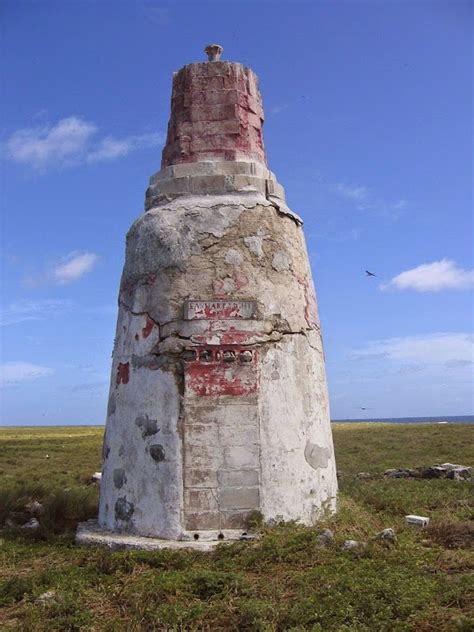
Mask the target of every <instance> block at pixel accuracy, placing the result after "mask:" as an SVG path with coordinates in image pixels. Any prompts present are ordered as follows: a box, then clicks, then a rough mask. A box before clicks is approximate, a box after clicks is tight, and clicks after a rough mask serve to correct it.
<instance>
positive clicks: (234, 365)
mask: <svg viewBox="0 0 474 632" xmlns="http://www.w3.org/2000/svg"><path fill="white" fill-rule="evenodd" d="M206 351H210V353H211V356H212V358H211V360H210V361H208V362H206V361H204V360H203V359H202V355H203V354H205V352H206ZM242 351H250V353H251V354H252V361H251V362H245V363H244V362H241V360H240V353H241V352H242ZM225 352H231V353H233V354H235V360H234V361H233V362H226V361H225V360H224V356H225ZM185 381H186V388H187V389H189V390H190V391H191V392H193V393H194V394H195V395H198V396H201V397H203V396H204V397H205V396H210V397H218V396H221V395H232V396H239V395H251V394H252V393H255V392H256V391H257V390H258V356H257V351H256V350H255V349H253V350H252V349H248V348H245V347H241V346H238V345H232V346H226V347H213V348H212V349H211V348H210V347H208V348H206V349H205V348H200V349H198V353H197V359H196V360H195V361H193V362H189V363H187V364H186V377H185Z"/></svg>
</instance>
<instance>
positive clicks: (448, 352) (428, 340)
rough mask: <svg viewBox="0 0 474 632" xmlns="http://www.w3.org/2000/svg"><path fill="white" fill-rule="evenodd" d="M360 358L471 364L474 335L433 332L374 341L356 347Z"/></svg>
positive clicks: (418, 363)
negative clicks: (361, 347)
mask: <svg viewBox="0 0 474 632" xmlns="http://www.w3.org/2000/svg"><path fill="white" fill-rule="evenodd" d="M351 357H352V358H353V359H356V360H364V359H367V360H373V359H376V360H379V361H382V362H385V361H387V360H391V361H395V362H397V363H403V365H407V364H410V365H416V366H417V367H419V366H425V367H440V366H444V367H448V368H454V367H459V368H463V367H467V366H469V365H470V364H471V362H472V360H473V358H474V336H472V335H470V334H466V333H433V334H425V335H420V336H406V337H404V338H388V339H386V340H378V341H373V342H370V343H369V344H368V346H367V347H366V348H365V349H362V350H357V351H354V352H353V353H352V354H351Z"/></svg>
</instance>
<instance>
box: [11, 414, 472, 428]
mask: <svg viewBox="0 0 474 632" xmlns="http://www.w3.org/2000/svg"><path fill="white" fill-rule="evenodd" d="M331 423H333V424H340V423H344V424H350V423H352V424H356V423H384V424H474V414H473V415H440V416H438V417H370V418H367V417H366V418H359V419H331ZM55 426H56V427H64V426H66V427H67V426H70V427H71V428H72V427H78V426H79V427H80V426H91V427H92V426H96V427H99V426H104V427H105V423H102V424H100V423H87V422H82V423H70V424H69V423H62V424H57V423H44V422H43V423H38V424H8V423H7V424H5V423H0V428H41V427H43V428H44V427H51V428H53V427H55Z"/></svg>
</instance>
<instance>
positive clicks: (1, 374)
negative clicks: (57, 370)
mask: <svg viewBox="0 0 474 632" xmlns="http://www.w3.org/2000/svg"><path fill="white" fill-rule="evenodd" d="M52 373H53V370H52V369H50V368H49V367H46V366H39V365H37V364H31V363H30V362H5V363H4V364H2V365H0V387H5V386H13V385H15V384H20V383H22V382H26V381H32V380H38V379H39V378H41V377H46V376H47V375H52Z"/></svg>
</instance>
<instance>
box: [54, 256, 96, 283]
mask: <svg viewBox="0 0 474 632" xmlns="http://www.w3.org/2000/svg"><path fill="white" fill-rule="evenodd" d="M98 259H99V257H98V256H97V255H96V254H94V253H92V252H83V253H80V252H77V251H74V252H71V253H70V254H69V255H67V257H66V258H65V260H64V261H63V262H61V263H60V264H59V265H57V266H56V267H55V268H54V270H53V275H54V279H55V281H56V283H57V284H58V285H66V284H68V283H72V282H73V281H77V280H78V279H80V278H81V277H83V276H84V275H85V274H87V273H88V272H90V271H91V270H92V268H93V267H94V266H95V264H96V263H97V261H98Z"/></svg>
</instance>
